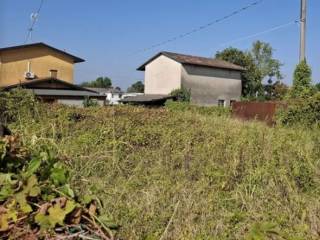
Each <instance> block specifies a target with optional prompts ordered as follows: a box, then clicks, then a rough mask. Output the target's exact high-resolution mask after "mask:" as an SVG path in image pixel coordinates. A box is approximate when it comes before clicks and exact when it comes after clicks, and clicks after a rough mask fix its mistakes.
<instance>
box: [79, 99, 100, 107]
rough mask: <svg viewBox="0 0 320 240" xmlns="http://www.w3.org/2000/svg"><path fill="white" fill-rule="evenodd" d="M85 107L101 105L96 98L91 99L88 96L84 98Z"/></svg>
mask: <svg viewBox="0 0 320 240" xmlns="http://www.w3.org/2000/svg"><path fill="white" fill-rule="evenodd" d="M83 106H84V107H97V106H99V104H98V102H97V101H96V100H95V99H91V98H90V97H86V98H85V99H84V100H83Z"/></svg>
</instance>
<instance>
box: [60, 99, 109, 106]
mask: <svg viewBox="0 0 320 240" xmlns="http://www.w3.org/2000/svg"><path fill="white" fill-rule="evenodd" d="M83 101H84V99H57V103H59V104H63V105H67V106H71V107H83ZM96 101H97V103H98V105H99V106H101V107H102V106H105V101H104V100H100V99H96Z"/></svg>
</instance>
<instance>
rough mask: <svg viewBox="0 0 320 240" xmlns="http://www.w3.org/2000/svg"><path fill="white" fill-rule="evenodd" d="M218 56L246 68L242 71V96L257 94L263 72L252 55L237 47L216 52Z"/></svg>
mask: <svg viewBox="0 0 320 240" xmlns="http://www.w3.org/2000/svg"><path fill="white" fill-rule="evenodd" d="M215 57H216V58H218V59H222V60H224V61H228V62H231V63H233V64H237V65H239V66H242V67H244V68H245V69H246V71H244V72H243V73H242V96H243V97H250V96H255V95H256V93H257V92H259V91H260V90H261V87H262V84H261V78H262V76H261V73H260V72H259V69H258V68H257V66H256V64H255V62H254V59H253V58H252V56H251V55H250V54H248V53H246V52H243V51H241V50H239V49H237V48H227V49H225V50H223V51H222V52H217V53H216V56H215Z"/></svg>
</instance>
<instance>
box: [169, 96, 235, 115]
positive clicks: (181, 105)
mask: <svg viewBox="0 0 320 240" xmlns="http://www.w3.org/2000/svg"><path fill="white" fill-rule="evenodd" d="M165 106H166V108H167V109H168V110H169V111H171V112H174V113H179V112H192V113H195V114H201V115H207V116H210V115H212V116H219V117H220V116H221V117H222V116H223V117H230V115H231V109H230V108H222V107H200V106H195V105H191V104H190V103H188V102H176V101H172V100H168V101H167V102H166V104H165Z"/></svg>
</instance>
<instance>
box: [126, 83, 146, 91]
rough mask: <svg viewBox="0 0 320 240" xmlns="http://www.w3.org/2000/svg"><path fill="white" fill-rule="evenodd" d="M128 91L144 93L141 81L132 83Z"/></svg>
mask: <svg viewBox="0 0 320 240" xmlns="http://www.w3.org/2000/svg"><path fill="white" fill-rule="evenodd" d="M127 92H128V93H144V84H143V82H141V81H137V82H136V83H134V84H132V85H131V86H130V87H129V88H128V89H127Z"/></svg>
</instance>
